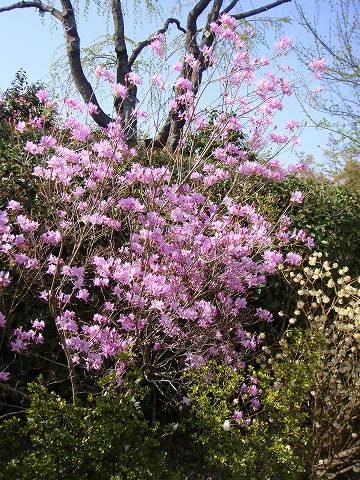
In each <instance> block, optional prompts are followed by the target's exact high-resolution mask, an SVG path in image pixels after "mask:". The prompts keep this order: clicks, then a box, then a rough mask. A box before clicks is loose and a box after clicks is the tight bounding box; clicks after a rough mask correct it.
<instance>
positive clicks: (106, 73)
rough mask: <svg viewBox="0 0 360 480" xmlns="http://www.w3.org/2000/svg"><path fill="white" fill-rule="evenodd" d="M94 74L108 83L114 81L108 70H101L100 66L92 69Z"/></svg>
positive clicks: (111, 73) (113, 76)
mask: <svg viewBox="0 0 360 480" xmlns="http://www.w3.org/2000/svg"><path fill="white" fill-rule="evenodd" d="M94 73H95V75H96V76H97V77H103V78H105V79H106V80H108V81H109V82H113V81H114V80H115V75H114V74H113V72H111V71H110V70H107V69H106V68H103V67H102V66H101V65H97V66H96V67H95V69H94Z"/></svg>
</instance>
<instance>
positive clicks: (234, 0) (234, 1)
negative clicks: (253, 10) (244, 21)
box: [221, 0, 239, 15]
mask: <svg viewBox="0 0 360 480" xmlns="http://www.w3.org/2000/svg"><path fill="white" fill-rule="evenodd" d="M238 1H239V0H232V2H230V3H229V5H228V6H227V7H226V8H224V10H223V11H222V12H221V15H224V13H229V12H230V11H231V10H232V9H233V8H234V7H235V5H236V4H237V3H238Z"/></svg>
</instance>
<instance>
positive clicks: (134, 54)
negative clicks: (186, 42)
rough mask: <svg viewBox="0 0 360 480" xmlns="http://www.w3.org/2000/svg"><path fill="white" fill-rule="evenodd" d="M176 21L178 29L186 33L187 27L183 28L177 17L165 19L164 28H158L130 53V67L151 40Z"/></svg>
mask: <svg viewBox="0 0 360 480" xmlns="http://www.w3.org/2000/svg"><path fill="white" fill-rule="evenodd" d="M172 23H174V24H175V25H176V27H177V29H178V30H180V32H183V33H186V30H185V28H183V27H182V26H181V25H180V22H179V20H177V19H176V18H168V19H167V20H165V22H164V26H163V28H160V30H158V31H157V32H156V33H154V34H153V35H151V36H150V37H149V38H147V39H146V40H144V41H142V42H140V43H138V44H137V45H136V47H135V48H134V50H133V52H132V54H131V55H130V58H129V65H130V67H132V66H133V65H134V63H135V61H136V59H137V57H138V56H139V55H140V53H141V52H142V50H143V49H144V48H145V47H147V46H148V45H150V44H151V42H152V41H153V40H154V37H155V36H156V35H159V34H160V33H165V32H166V31H167V30H168V28H169V26H170V24H172Z"/></svg>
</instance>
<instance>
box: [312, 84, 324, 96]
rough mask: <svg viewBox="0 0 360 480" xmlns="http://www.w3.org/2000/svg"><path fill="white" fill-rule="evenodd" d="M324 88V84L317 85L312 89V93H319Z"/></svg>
mask: <svg viewBox="0 0 360 480" xmlns="http://www.w3.org/2000/svg"><path fill="white" fill-rule="evenodd" d="M323 90H324V87H322V86H320V85H319V86H318V87H315V88H314V89H313V91H312V93H315V95H318V94H319V93H321V92H322V91H323Z"/></svg>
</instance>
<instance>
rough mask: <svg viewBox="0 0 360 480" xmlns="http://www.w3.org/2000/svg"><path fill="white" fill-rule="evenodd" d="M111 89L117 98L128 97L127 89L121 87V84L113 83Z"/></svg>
mask: <svg viewBox="0 0 360 480" xmlns="http://www.w3.org/2000/svg"><path fill="white" fill-rule="evenodd" d="M112 89H113V91H114V93H115V95H116V96H118V97H121V98H126V97H127V95H128V90H127V88H126V87H125V86H124V85H121V83H114V85H113V86H112Z"/></svg>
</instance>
